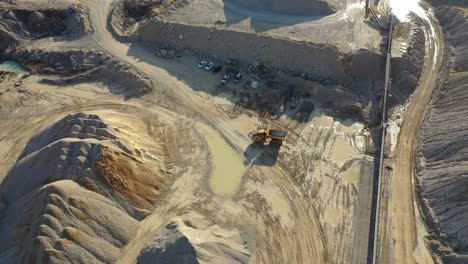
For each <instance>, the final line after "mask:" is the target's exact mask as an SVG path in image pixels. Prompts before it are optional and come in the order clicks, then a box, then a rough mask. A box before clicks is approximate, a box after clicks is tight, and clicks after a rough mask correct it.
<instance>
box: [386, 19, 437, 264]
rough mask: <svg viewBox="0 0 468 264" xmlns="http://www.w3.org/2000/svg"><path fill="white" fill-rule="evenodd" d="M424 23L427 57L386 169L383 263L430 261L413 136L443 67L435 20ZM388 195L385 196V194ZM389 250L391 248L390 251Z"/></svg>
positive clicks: (431, 261)
mask: <svg viewBox="0 0 468 264" xmlns="http://www.w3.org/2000/svg"><path fill="white" fill-rule="evenodd" d="M428 19H429V20H428V21H427V23H428V24H427V26H426V32H425V34H426V40H427V42H428V43H429V44H428V47H427V49H428V50H427V54H429V55H428V59H427V60H426V65H425V68H424V71H423V75H422V77H421V82H420V84H419V86H418V88H417V90H416V92H415V93H414V94H413V96H412V97H411V98H410V104H409V107H408V109H407V110H406V112H405V114H404V116H403V123H402V125H401V131H400V134H399V136H398V144H397V146H396V150H395V158H394V160H393V161H392V165H391V166H392V167H393V168H394V171H393V172H387V174H388V175H387V176H386V177H385V178H386V179H385V180H386V181H388V182H387V184H386V188H387V189H386V190H384V191H383V192H384V193H385V195H384V197H385V199H387V202H388V204H387V205H386V209H384V210H385V211H384V212H382V214H383V215H384V219H385V220H383V221H382V222H383V225H382V226H381V229H380V232H381V239H380V241H381V242H380V253H379V259H381V261H382V262H383V263H433V260H432V257H431V255H430V254H429V251H428V250H427V248H426V246H425V242H424V236H425V235H427V231H426V230H425V227H424V224H423V223H422V219H421V217H420V216H419V209H418V204H417V201H416V197H415V195H416V194H415V192H414V174H413V173H414V162H415V161H414V158H415V146H416V144H417V142H416V138H417V135H418V133H419V129H420V124H421V122H422V120H423V117H424V113H425V111H426V106H427V105H428V104H429V102H430V99H431V95H432V93H433V90H434V87H435V85H436V84H437V81H436V80H437V78H438V76H439V73H440V69H441V67H442V62H441V60H442V58H443V55H442V54H443V53H444V44H443V43H444V41H443V34H442V31H441V29H440V26H439V25H438V24H437V22H436V21H437V20H436V19H435V18H434V17H432V15H430V16H429V18H428ZM386 195H388V197H386ZM389 249H390V250H389Z"/></svg>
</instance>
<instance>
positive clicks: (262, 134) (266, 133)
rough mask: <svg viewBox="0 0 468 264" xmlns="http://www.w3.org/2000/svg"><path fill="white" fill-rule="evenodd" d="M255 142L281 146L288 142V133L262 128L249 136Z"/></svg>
mask: <svg viewBox="0 0 468 264" xmlns="http://www.w3.org/2000/svg"><path fill="white" fill-rule="evenodd" d="M249 137H250V138H251V139H252V141H253V142H274V143H279V144H281V143H282V142H283V141H285V140H286V138H287V137H286V132H283V131H280V130H275V129H271V128H261V129H259V130H257V131H255V132H252V133H250V134H249Z"/></svg>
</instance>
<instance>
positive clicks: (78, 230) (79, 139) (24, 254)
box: [0, 113, 165, 263]
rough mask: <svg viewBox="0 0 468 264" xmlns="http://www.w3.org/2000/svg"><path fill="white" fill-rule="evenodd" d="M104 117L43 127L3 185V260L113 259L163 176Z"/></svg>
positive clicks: (133, 230)
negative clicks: (121, 137) (123, 141)
mask: <svg viewBox="0 0 468 264" xmlns="http://www.w3.org/2000/svg"><path fill="white" fill-rule="evenodd" d="M118 138H119V137H118V135H117V134H116V132H115V130H114V129H112V128H111V127H109V125H108V124H107V123H106V122H104V121H103V120H102V119H100V118H99V117H98V116H97V115H90V114H84V113H78V114H75V115H68V116H66V117H65V118H63V119H61V120H59V121H58V122H56V123H55V124H53V125H52V126H50V127H48V128H46V129H45V130H43V131H41V132H40V133H38V134H37V135H36V136H35V137H33V138H32V139H31V140H30V142H29V143H28V144H27V147H26V148H25V150H24V152H23V154H22V156H21V158H20V159H19V160H18V161H17V163H16V164H15V166H14V167H13V168H12V169H11V171H10V172H9V173H8V175H7V176H6V177H5V179H4V181H3V182H2V184H1V185H0V223H1V224H0V232H1V234H2V236H1V237H0V263H36V262H38V263H114V262H115V261H116V259H117V257H118V256H119V253H120V249H121V248H122V247H123V246H125V245H126V244H127V243H128V241H129V240H130V239H131V238H132V237H133V236H134V235H135V233H136V231H137V230H138V225H139V224H138V221H139V220H141V219H143V218H144V216H145V215H146V214H147V213H148V212H149V210H151V209H153V207H154V206H155V203H156V200H157V197H158V195H159V190H160V189H161V187H162V186H163V184H164V182H165V180H164V178H163V177H162V176H161V175H160V174H158V173H156V172H154V171H152V170H151V169H149V168H148V167H147V164H146V163H145V161H142V160H140V159H139V158H137V157H135V156H133V155H132V154H129V153H133V149H129V148H128V147H126V146H125V145H124V144H123V143H122V142H121V141H120V140H119V139H118Z"/></svg>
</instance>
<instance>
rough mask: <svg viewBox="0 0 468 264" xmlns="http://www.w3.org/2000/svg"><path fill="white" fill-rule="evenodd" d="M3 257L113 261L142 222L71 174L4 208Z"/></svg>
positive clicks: (9, 260) (0, 241) (1, 259)
mask: <svg viewBox="0 0 468 264" xmlns="http://www.w3.org/2000/svg"><path fill="white" fill-rule="evenodd" d="M2 215H5V217H2V224H1V225H0V232H1V234H2V236H1V238H0V262H1V263H76V262H80V263H113V262H115V260H116V259H117V257H118V254H119V252H120V248H121V247H123V245H125V244H127V243H128V241H129V240H130V239H131V238H132V237H133V236H134V235H135V233H136V231H137V229H138V222H137V221H136V220H135V219H133V218H132V217H130V216H129V215H128V214H126V213H125V212H124V211H122V210H121V209H120V208H119V206H118V204H116V203H115V202H113V201H112V200H109V199H107V198H105V197H103V196H101V195H99V194H97V193H95V192H91V191H88V190H86V189H84V188H82V187H81V186H79V185H78V184H77V183H75V182H73V181H70V180H61V181H56V182H53V183H50V184H47V185H45V186H44V187H42V188H39V189H37V190H36V191H33V192H31V193H30V194H28V195H26V196H25V197H24V198H22V199H17V200H16V201H13V202H11V203H10V204H9V205H8V209H7V210H2Z"/></svg>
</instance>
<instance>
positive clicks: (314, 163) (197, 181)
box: [0, 0, 442, 263]
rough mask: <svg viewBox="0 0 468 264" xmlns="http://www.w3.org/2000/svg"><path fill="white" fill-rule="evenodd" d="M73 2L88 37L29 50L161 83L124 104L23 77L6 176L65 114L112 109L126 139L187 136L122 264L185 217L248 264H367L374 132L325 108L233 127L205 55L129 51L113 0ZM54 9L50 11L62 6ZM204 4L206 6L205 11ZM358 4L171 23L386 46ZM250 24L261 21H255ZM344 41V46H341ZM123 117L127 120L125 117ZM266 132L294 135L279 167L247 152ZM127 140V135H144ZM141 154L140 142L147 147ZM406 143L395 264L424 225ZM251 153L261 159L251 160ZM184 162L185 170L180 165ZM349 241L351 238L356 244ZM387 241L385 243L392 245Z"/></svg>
mask: <svg viewBox="0 0 468 264" xmlns="http://www.w3.org/2000/svg"><path fill="white" fill-rule="evenodd" d="M17 2H18V3H20V4H21V3H22V2H25V1H17ZM73 2H77V3H80V4H82V5H85V6H87V7H88V8H89V11H90V14H89V17H90V20H91V24H92V27H93V32H92V33H90V34H88V35H85V36H83V37H81V38H80V39H78V40H73V41H61V40H60V39H42V40H38V41H31V42H29V43H26V45H25V46H26V47H32V48H46V49H51V50H58V51H60V50H66V49H71V48H95V49H99V50H104V51H105V52H106V53H108V54H110V55H112V56H114V57H116V58H117V59H119V60H120V61H122V62H124V63H126V64H128V65H130V66H131V67H134V68H135V69H137V70H138V71H139V72H140V73H142V74H144V75H146V76H147V77H149V78H150V79H151V80H152V81H153V83H154V87H153V88H154V91H153V92H152V93H151V94H149V95H146V96H144V97H143V98H139V99H131V100H124V95H119V94H112V92H111V91H112V89H109V85H112V84H109V83H83V84H76V85H71V86H60V87H58V86H54V85H45V84H41V83H39V82H38V81H39V79H40V78H41V77H42V76H30V77H28V78H26V79H25V80H24V81H23V84H22V89H25V90H27V91H28V92H30V93H27V96H25V97H19V98H21V100H19V101H18V100H17V99H14V100H13V99H12V100H11V102H10V101H9V103H11V104H12V105H14V106H15V107H12V108H11V110H10V111H11V113H2V115H1V116H0V121H1V128H2V129H0V142H1V144H0V154H1V157H2V158H1V160H0V172H1V174H0V178H3V177H4V176H5V175H6V173H7V172H8V171H9V169H10V168H11V167H12V166H13V165H14V163H15V161H16V159H17V158H18V157H19V155H20V153H21V151H22V150H23V148H24V146H25V144H26V143H27V141H28V140H29V139H30V138H31V137H32V136H33V135H34V134H36V133H37V132H38V131H39V130H41V129H43V128H45V127H46V126H48V125H50V124H51V123H52V122H54V121H56V120H58V119H60V118H61V117H63V116H64V115H66V114H68V113H74V112H79V111H86V112H93V111H97V112H99V111H101V112H102V111H103V110H104V109H105V110H106V111H110V112H107V116H108V118H109V120H111V122H114V123H118V122H120V121H122V122H125V124H126V125H125V124H120V125H117V127H119V126H120V128H121V129H122V130H124V131H132V129H133V130H135V131H138V130H147V131H146V132H147V133H148V134H149V135H151V133H156V131H157V130H154V129H152V127H157V126H158V124H160V123H159V122H161V123H164V122H166V123H175V124H177V126H176V127H175V128H172V129H173V130H171V131H170V132H172V133H166V134H165V135H174V134H177V133H179V132H180V133H181V134H182V135H181V136H180V138H179V137H176V136H166V138H165V140H164V142H165V144H168V145H171V144H174V145H175V146H177V147H172V148H169V149H170V150H169V151H170V152H171V155H170V156H172V157H173V161H172V163H173V164H174V170H176V171H179V172H180V175H179V176H178V177H177V178H176V179H174V181H173V183H172V185H171V186H170V187H169V191H168V193H169V194H168V196H167V197H166V198H165V200H164V203H161V205H160V206H159V207H157V208H156V209H155V211H153V212H151V213H150V214H149V216H148V217H146V218H145V219H144V220H142V221H141V222H140V223H139V226H138V231H137V233H136V235H135V237H133V239H131V240H130V242H129V243H128V244H127V245H125V247H123V249H122V251H121V252H120V255H119V258H118V261H117V262H118V263H135V262H136V259H137V257H138V254H139V253H140V251H141V249H142V248H144V246H145V245H146V243H147V242H148V241H149V240H150V239H151V238H152V237H153V236H154V234H155V232H157V231H158V229H159V228H160V227H161V226H162V225H164V224H165V223H167V222H168V221H170V220H171V219H172V218H174V217H176V216H177V215H179V214H181V213H182V212H184V213H185V212H187V211H190V212H197V213H200V214H203V215H204V216H205V217H207V218H209V219H210V220H211V221H214V222H216V224H219V225H220V226H222V227H224V228H227V229H229V228H233V229H238V230H240V232H241V233H245V235H244V236H245V237H244V239H245V240H246V243H247V244H246V246H245V247H246V252H249V254H251V256H250V262H252V263H286V262H288V263H305V262H307V263H349V262H352V263H364V262H365V259H366V258H367V239H368V237H367V236H368V229H367V227H368V220H366V219H369V213H370V211H369V208H370V205H369V203H370V201H371V200H370V196H371V186H372V178H371V175H372V165H371V164H372V157H370V156H369V155H368V154H367V148H368V145H367V143H368V142H367V141H368V136H369V135H368V132H367V131H365V129H364V125H363V124H361V123H359V122H356V121H353V120H343V119H339V118H336V117H333V116H332V115H331V114H330V113H327V112H326V111H325V110H323V109H319V108H318V109H315V110H314V112H313V115H312V117H311V118H310V119H309V120H308V121H307V122H305V123H303V124H300V123H298V122H297V121H294V120H291V119H290V118H287V117H281V118H280V119H279V120H275V121H274V122H272V121H270V120H265V119H264V118H260V117H259V116H258V115H252V113H251V112H249V111H245V113H243V114H241V115H238V116H237V117H234V118H233V117H231V116H230V115H229V113H230V111H232V109H233V108H234V103H233V102H232V101H230V100H229V97H228V96H215V95H213V94H212V93H211V92H212V89H213V88H214V87H215V86H216V84H217V83H218V82H219V76H216V75H212V74H211V73H209V74H208V73H205V72H203V71H201V72H200V71H198V69H196V68H195V65H196V63H197V62H198V59H199V58H196V57H194V56H189V55H187V56H183V57H181V58H177V59H174V60H164V59H161V58H158V57H156V56H155V55H154V53H153V52H152V50H150V49H149V48H148V47H146V46H145V45H144V44H141V43H135V44H132V45H131V46H130V44H127V43H122V42H119V41H117V40H116V39H115V38H114V37H113V36H112V34H111V33H110V32H109V31H108V29H107V21H108V16H109V12H110V10H111V7H112V5H113V4H114V1H105V2H102V1H86V0H81V1H73ZM48 3H49V4H54V3H55V1H48ZM204 4H206V5H209V8H206V9H205V8H203V6H204ZM362 6H363V2H362V1H348V2H347V7H346V8H344V9H342V10H339V11H338V12H337V13H336V14H333V15H331V16H329V17H325V18H323V19H321V20H317V21H313V20H314V18H310V17H309V18H301V19H302V21H299V20H298V18H297V17H291V16H284V17H279V18H278V17H273V16H271V14H259V13H249V12H247V11H246V10H241V9H239V7H235V6H222V5H221V1H218V0H211V1H205V2H203V3H202V2H201V1H199V0H194V1H193V2H191V4H190V5H188V6H185V7H184V8H182V9H180V10H176V11H175V12H174V13H172V14H171V15H170V16H171V17H170V19H171V20H177V19H180V21H184V23H193V24H200V25H211V24H212V23H214V22H215V20H217V19H222V20H223V19H226V20H228V18H227V17H226V16H225V15H226V14H232V18H236V17H237V18H238V17H239V14H243V15H245V14H247V15H248V17H247V18H242V19H240V20H239V21H238V23H235V24H232V25H229V26H228V28H229V29H232V30H240V31H249V32H257V31H262V32H264V33H265V34H271V35H274V36H275V35H276V36H282V37H285V38H290V39H295V40H307V41H310V42H320V43H333V44H336V43H335V42H337V43H338V46H339V48H341V49H343V50H346V51H355V50H357V49H360V48H363V47H364V48H369V49H376V48H377V47H378V44H379V43H378V42H380V39H379V38H377V37H373V36H368V37H359V38H358V37H356V36H358V35H360V34H361V33H362V32H368V31H369V30H364V28H365V27H368V25H365V24H364V23H362V22H361V20H362V16H363V14H362V12H361V11H362V10H361V8H362ZM193 8H195V9H193ZM210 9H211V10H212V11H213V12H210V15H208V14H206V13H204V12H207V11H204V10H210ZM194 12H196V13H197V14H199V15H198V16H196V17H197V18H198V19H197V20H195V21H194V20H188V19H194V17H195V16H193V14H194ZM249 17H250V18H249ZM205 18H206V19H207V20H206V21H205V20H204V19H205ZM252 18H256V19H257V22H258V21H259V23H258V24H256V23H252ZM249 21H250V22H249ZM272 21H281V25H276V26H275V27H273V28H265V27H267V26H271V25H272ZM288 24H289V25H288ZM331 24H333V25H334V26H336V30H337V32H338V33H336V34H329V31H330V29H329V28H327V26H328V25H331ZM436 28H437V27H436ZM350 29H351V30H350ZM371 32H373V31H371ZM374 33H375V34H377V33H376V31H375V32H373V33H371V34H374ZM350 35H351V36H350ZM337 36H338V38H339V40H336V39H335V37H337ZM341 38H345V39H347V41H343V39H341ZM349 39H351V40H354V41H349ZM441 48H442V45H435V44H434V45H433V46H432V47H431V51H432V53H433V54H434V57H437V56H436V54H437V53H438V52H440V51H438V49H441ZM434 65H436V64H434ZM194 71H195V72H196V73H195V74H194ZM434 72H436V71H434ZM425 75H427V77H425V78H424V80H425V84H424V85H421V87H426V85H427V87H429V85H428V84H430V83H431V80H432V79H433V78H436V74H432V72H431V71H430V70H429V69H427V70H426V73H425ZM3 96H5V95H3ZM429 96H430V89H424V90H421V89H420V90H419V91H418V93H417V94H416V95H415V97H414V99H413V100H418V101H419V100H421V102H424V100H427V99H428V98H429ZM418 98H420V99H418ZM412 105H419V104H412ZM423 105H425V104H423ZM413 108H416V109H414V110H413ZM413 108H411V107H410V110H409V111H408V115H414V116H413V118H406V116H405V120H411V119H419V118H418V117H420V116H421V115H422V113H423V109H422V108H417V107H416V106H414V107H413ZM112 112H118V113H119V116H118V117H113V115H112ZM126 114H128V115H131V116H132V117H129V118H125V117H123V116H125V115H126ZM104 115H106V114H105V113H104ZM158 120H159V121H158ZM144 124H146V127H145V125H144ZM268 124H271V125H276V126H279V127H281V128H283V129H285V130H287V131H288V132H289V133H290V135H291V138H290V140H289V141H288V142H286V143H285V144H284V145H283V146H282V148H281V150H280V151H279V154H278V158H277V159H275V160H274V161H275V162H273V164H270V165H265V163H266V160H267V161H268V159H267V158H269V157H267V158H265V156H264V154H265V153H263V152H262V151H261V150H260V151H259V150H258V149H255V148H254V147H252V146H251V142H250V140H249V139H248V137H247V134H248V132H250V131H252V130H253V129H255V128H257V127H258V126H259V125H268ZM126 126H127V127H126ZM408 126H409V127H408ZM407 127H408V128H407ZM417 127H418V126H417V125H415V124H413V122H409V123H408V124H406V125H405V123H404V125H403V127H402V134H407V135H414V133H415V130H416V129H417ZM168 129H169V128H168ZM189 132H191V133H189ZM128 133H129V135H128V138H132V137H135V136H136V135H137V133H133V132H128ZM132 133H133V134H132ZM412 138H413V137H411V139H412ZM132 141H135V142H136V141H138V140H136V139H135V140H132ZM181 142H182V143H184V144H182V143H181ZM409 143H411V142H409ZM129 144H131V142H130V143H129ZM135 145H144V140H142V141H139V142H138V144H137V143H135ZM184 145H185V147H184ZM400 146H403V147H402V148H403V149H401V150H399V149H397V160H396V161H395V162H397V163H398V164H400V163H401V164H402V165H406V166H398V167H400V168H401V169H402V170H403V171H401V172H399V173H398V175H405V174H404V173H407V174H408V177H403V178H401V180H400V178H398V180H395V184H394V185H395V188H394V189H398V191H401V192H402V193H398V195H394V196H392V197H398V201H399V199H400V197H403V198H402V199H403V200H404V201H405V202H406V203H404V204H403V207H402V208H403V209H404V210H402V211H401V209H402V208H399V209H398V211H395V212H397V213H396V214H395V216H394V218H395V220H394V221H396V223H401V224H395V225H392V226H391V228H390V227H385V229H387V228H388V229H389V230H395V231H394V232H395V233H394V235H393V236H392V237H394V238H395V240H396V241H397V243H396V244H395V247H396V248H395V250H394V252H393V255H394V256H395V260H401V262H398V261H397V262H395V263H410V262H405V261H407V260H410V259H411V258H412V255H411V254H410V253H409V251H408V249H409V248H411V249H412V248H414V245H415V244H417V245H421V244H420V242H418V243H416V241H417V240H415V239H414V238H415V235H414V233H415V232H416V230H415V229H410V230H406V228H410V227H411V226H414V225H412V224H411V223H412V222H414V221H415V220H414V219H418V218H415V216H414V207H413V203H412V195H411V194H412V192H411V182H409V181H410V180H411V177H410V174H411V163H408V161H409V160H410V159H408V157H411V156H412V150H411V149H406V148H407V147H410V146H412V144H400ZM185 153H190V155H186V154H185ZM262 155H263V156H262ZM182 156H183V157H184V159H182V158H181V157H182ZM248 156H255V157H256V158H257V159H250V160H249V161H248V162H245V160H244V159H246V157H248ZM398 157H401V160H400V158H398ZM181 160H185V161H183V163H182V162H180V161H181ZM255 161H256V162H258V163H256V162H255ZM405 162H406V163H405ZM181 163H182V164H181ZM168 166H169V165H168ZM165 169H169V168H165ZM406 169H407V170H406ZM225 171H228V172H225ZM398 177H400V176H398ZM226 179H227V180H226ZM395 179H397V178H396V177H395ZM405 181H406V182H405ZM397 186H398V187H397ZM406 191H408V192H406ZM394 206H395V207H396V206H398V207H401V205H400V203H399V202H393V200H391V201H390V206H389V208H394ZM392 232H393V231H392ZM349 241H353V243H352V245H350V243H349ZM385 241H386V242H388V243H390V242H389V241H392V239H390V238H389V239H386V240H385ZM399 241H401V242H399ZM400 243H402V244H400ZM407 243H410V244H407ZM389 254H390V253H389ZM422 256H423V257H424V256H426V255H424V254H422Z"/></svg>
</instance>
